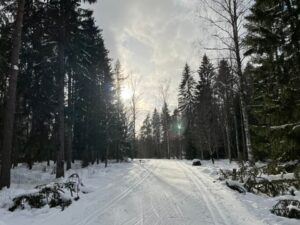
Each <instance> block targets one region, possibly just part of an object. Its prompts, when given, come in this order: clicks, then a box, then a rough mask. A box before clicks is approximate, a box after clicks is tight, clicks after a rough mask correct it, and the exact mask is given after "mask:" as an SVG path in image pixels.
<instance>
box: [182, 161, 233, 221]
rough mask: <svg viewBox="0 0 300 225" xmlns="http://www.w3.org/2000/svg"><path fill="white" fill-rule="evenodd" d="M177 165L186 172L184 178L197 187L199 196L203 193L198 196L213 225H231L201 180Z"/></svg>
mask: <svg viewBox="0 0 300 225" xmlns="http://www.w3.org/2000/svg"><path fill="white" fill-rule="evenodd" d="M178 164H179V165H180V166H181V167H182V169H183V170H185V171H186V173H185V174H186V176H187V177H188V178H189V179H190V180H191V181H192V182H193V183H194V185H195V186H196V187H197V189H198V191H199V194H200V193H201V192H204V194H201V195H200V196H201V198H202V199H203V200H204V201H205V204H206V205H207V208H208V209H209V212H210V214H211V216H212V219H213V221H214V224H215V225H219V224H225V225H232V222H229V221H228V219H227V218H226V216H225V215H224V214H223V213H222V211H221V210H220V207H219V206H217V205H216V203H215V199H214V197H213V196H212V195H211V194H210V193H209V192H208V190H207V189H206V187H205V185H204V184H203V182H202V181H201V179H200V178H199V177H198V176H197V175H196V173H195V172H194V171H193V169H191V168H188V167H187V166H186V165H185V164H184V163H182V162H179V163H178Z"/></svg>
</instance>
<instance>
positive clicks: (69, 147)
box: [67, 74, 73, 170]
mask: <svg viewBox="0 0 300 225" xmlns="http://www.w3.org/2000/svg"><path fill="white" fill-rule="evenodd" d="M72 94H73V93H72V78H71V75H70V74H69V79H68V109H69V112H68V113H69V114H68V123H67V124H68V129H67V130H68V136H67V137H68V140H67V142H68V144H67V170H69V169H71V162H72V149H73V146H72V143H73V103H72Z"/></svg>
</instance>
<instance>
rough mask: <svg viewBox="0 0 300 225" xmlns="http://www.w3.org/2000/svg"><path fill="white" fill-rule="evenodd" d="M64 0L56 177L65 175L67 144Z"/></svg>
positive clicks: (61, 3) (61, 4) (60, 45)
mask: <svg viewBox="0 0 300 225" xmlns="http://www.w3.org/2000/svg"><path fill="white" fill-rule="evenodd" d="M63 2H64V1H62V0H61V1H60V20H59V31H60V37H59V43H58V61H59V74H58V79H57V80H58V149H57V154H56V178H59V177H63V176H64V151H65V149H64V147H65V146H64V145H65V118H64V117H65V116H64V107H65V95H64V87H65V51H64V43H65V24H64V23H65V21H64V20H65V17H64V13H65V12H64V3H63Z"/></svg>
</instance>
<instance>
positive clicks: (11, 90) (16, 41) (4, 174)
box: [0, 0, 25, 189]
mask: <svg viewBox="0 0 300 225" xmlns="http://www.w3.org/2000/svg"><path fill="white" fill-rule="evenodd" d="M24 6H25V0H19V1H18V12H17V17H16V25H15V29H14V33H13V45H12V53H11V65H10V66H11V68H10V76H9V86H8V93H7V100H6V107H5V111H4V120H3V131H4V132H3V139H2V140H3V143H2V166H1V174H0V189H2V188H3V187H8V188H9V187H10V169H11V151H12V150H11V148H12V138H13V128H14V119H15V111H16V90H17V80H18V72H19V68H18V65H19V54H20V49H21V40H22V39H21V35H22V26H23V15H24Z"/></svg>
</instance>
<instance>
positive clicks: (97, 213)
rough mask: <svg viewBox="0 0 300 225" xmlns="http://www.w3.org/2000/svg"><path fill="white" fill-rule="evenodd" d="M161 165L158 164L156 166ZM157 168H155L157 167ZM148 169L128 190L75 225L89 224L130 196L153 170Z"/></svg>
mask: <svg viewBox="0 0 300 225" xmlns="http://www.w3.org/2000/svg"><path fill="white" fill-rule="evenodd" d="M158 166H159V165H157V166H156V168H157V167H158ZM156 168H155V169H156ZM145 169H146V170H147V173H146V174H145V175H144V176H143V177H142V178H140V179H138V180H137V181H136V182H134V183H133V184H132V185H131V186H129V187H128V188H127V189H126V190H124V191H123V192H122V193H121V194H119V195H117V196H116V197H114V198H113V199H112V200H111V201H109V202H108V203H107V204H105V205H104V206H103V207H101V208H100V209H99V210H95V211H94V212H93V213H92V214H90V215H88V216H87V217H86V218H85V219H84V220H82V221H79V222H78V223H76V224H75V225H87V224H89V223H90V222H91V221H92V220H94V219H97V218H98V217H99V216H101V215H102V214H104V213H105V212H107V211H108V210H110V209H111V208H112V207H113V206H115V205H116V204H117V203H118V202H119V201H121V200H122V199H124V198H125V197H126V196H128V195H129V194H130V193H131V192H132V191H133V190H134V189H135V188H137V187H138V186H139V185H141V184H142V183H143V182H144V181H145V180H146V179H147V178H148V177H149V176H150V175H151V174H152V171H151V170H149V169H147V168H145Z"/></svg>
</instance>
